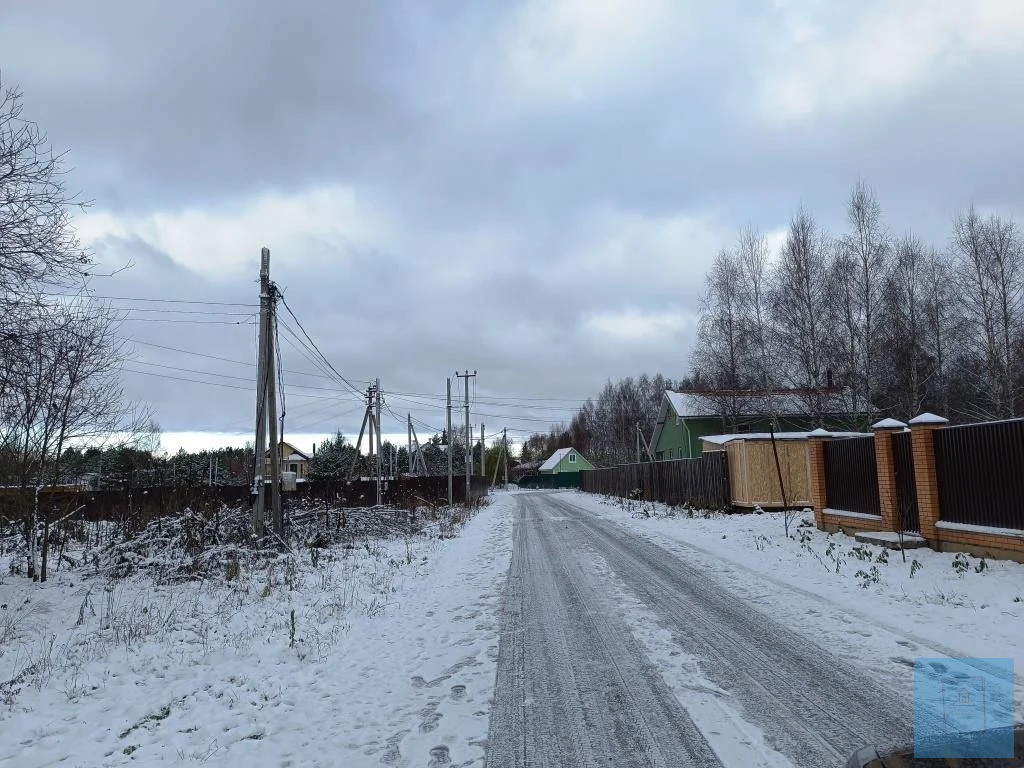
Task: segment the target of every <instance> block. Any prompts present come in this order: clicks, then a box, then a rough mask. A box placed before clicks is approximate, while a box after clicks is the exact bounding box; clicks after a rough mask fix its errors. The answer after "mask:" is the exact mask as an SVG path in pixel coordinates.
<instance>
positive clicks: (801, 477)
mask: <svg viewBox="0 0 1024 768" xmlns="http://www.w3.org/2000/svg"><path fill="white" fill-rule="evenodd" d="M776 451H778V455H779V463H778V465H776V463H775V452H776ZM726 452H727V453H728V454H729V486H730V497H731V501H732V503H733V505H734V506H737V507H754V506H760V507H782V506H784V504H783V498H782V489H781V488H780V487H779V472H780V470H781V473H782V480H783V483H784V484H785V488H786V498H785V506H790V507H804V506H807V505H808V504H810V503H811V489H810V482H809V480H808V474H807V440H776V441H775V448H774V450H773V448H772V441H771V440H763V439H755V440H732V441H730V442H729V443H727V444H726Z"/></svg>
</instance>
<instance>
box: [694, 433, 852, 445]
mask: <svg viewBox="0 0 1024 768" xmlns="http://www.w3.org/2000/svg"><path fill="white" fill-rule="evenodd" d="M825 435H827V436H828V437H833V438H843V437H871V436H872V435H871V433H870V432H827V431H825V430H823V429H816V430H814V431H813V432H776V433H775V439H776V440H806V439H807V438H809V437H817V436H825ZM700 439H701V440H703V441H704V442H705V443H712V444H714V445H725V444H726V443H731V442H732V441H733V440H771V439H772V435H771V433H770V432H739V433H737V434H733V435H702V436H701V438H700Z"/></svg>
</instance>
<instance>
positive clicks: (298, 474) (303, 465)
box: [264, 440, 309, 480]
mask: <svg viewBox="0 0 1024 768" xmlns="http://www.w3.org/2000/svg"><path fill="white" fill-rule="evenodd" d="M278 450H279V451H280V453H279V454H278V455H279V456H280V457H281V471H282V472H294V473H295V479H296V480H305V479H306V476H307V475H308V474H309V456H307V455H306V454H305V453H303V452H302V451H300V450H299V449H298V448H296V447H295V446H294V445H292V444H291V443H286V442H285V441H284V440H282V441H281V442H280V443H279V444H278ZM264 473H265V474H264V477H270V449H269V448H268V449H267V454H266V467H265V469H264Z"/></svg>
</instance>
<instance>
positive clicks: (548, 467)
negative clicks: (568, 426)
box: [540, 448, 594, 475]
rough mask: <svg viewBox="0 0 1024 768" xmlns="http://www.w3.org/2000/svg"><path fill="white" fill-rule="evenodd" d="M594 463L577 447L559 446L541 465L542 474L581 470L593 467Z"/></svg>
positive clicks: (558, 473)
mask: <svg viewBox="0 0 1024 768" xmlns="http://www.w3.org/2000/svg"><path fill="white" fill-rule="evenodd" d="M593 468H594V465H593V464H591V463H590V462H589V461H587V460H586V458H584V456H583V454H582V453H580V452H579V451H577V450H576V449H575V448H559V449H558V450H557V451H555V452H554V453H552V454H551V455H550V456H549V457H548V460H547V461H545V462H544V463H543V464H541V465H540V473H541V474H542V475H560V474H565V473H568V472H579V471H580V470H581V469H593Z"/></svg>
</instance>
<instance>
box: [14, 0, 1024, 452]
mask: <svg viewBox="0 0 1024 768" xmlns="http://www.w3.org/2000/svg"><path fill="white" fill-rule="evenodd" d="M1022 41H1024V3H1022V2H1020V0H963V1H960V0H929V2H922V1H920V0H914V1H910V2H908V1H906V0H884V1H875V0H868V1H867V2H843V3H840V2H834V1H833V0H827V1H826V0H775V2H769V3H750V2H743V3H741V2H728V1H726V2H718V3H706V2H700V3H699V2H682V1H681V0H676V1H671V0H545V1H543V2H540V1H537V2H535V1H533V0H518V1H517V2H495V1H492V0H437V1H435V2H426V1H425V0H406V1H405V2H400V1H396V2H380V1H379V0H372V1H368V2H348V1H341V2H339V1H337V0H333V1H332V2H327V1H326V0H324V1H323V2H291V3H260V2H251V1H250V0H245V2H242V0H237V1H234V2H229V1H227V0H220V1H219V2H214V3H211V2H207V1H206V0H202V1H201V2H193V1H192V0H188V1H178V2H173V3H138V2H135V1H134V0H124V1H123V2H114V1H112V0H106V1H105V2H102V3H74V4H72V3H65V2H42V1H39V0H37V2H32V3H15V2H7V3H3V4H2V5H0V72H2V75H3V78H4V80H5V82H7V83H9V84H10V83H16V84H18V85H20V86H21V87H22V89H23V90H24V92H25V107H26V114H27V115H28V116H30V117H31V118H32V119H35V120H36V121H38V122H39V123H40V124H41V125H42V126H43V127H44V128H45V129H46V130H47V131H48V132H49V135H50V138H51V140H52V141H53V143H54V145H55V146H56V147H57V148H60V149H64V148H66V149H68V150H70V154H69V159H70V163H71V164H72V165H73V166H74V168H75V170H74V172H73V176H72V179H73V184H74V186H75V187H76V188H79V189H81V190H82V191H83V193H84V194H85V196H86V197H88V198H91V199H93V200H94V201H95V204H94V206H93V208H92V210H91V212H89V213H88V214H87V215H84V216H81V217H79V219H78V225H79V229H80V233H81V236H82V238H83V241H85V242H86V243H87V244H88V246H89V247H90V248H91V249H92V251H93V252H94V253H95V255H96V257H97V259H98V260H99V261H100V262H101V263H102V264H103V265H104V266H105V267H107V268H113V267H116V266H118V265H122V264H125V263H131V264H132V265H133V266H132V268H131V269H129V270H126V271H123V272H120V273H118V274H117V275H116V276H115V277H111V278H98V279H97V280H96V281H95V284H94V287H95V289H96V293H98V294H100V295H110V296H118V297H128V298H130V299H132V300H131V301H117V302H114V303H115V305H117V306H124V307H131V308H137V307H143V306H150V307H153V308H163V309H168V308H177V309H191V310H203V311H223V312H237V313H242V314H239V315H188V314H184V313H177V314H176V313H167V312H165V313H152V312H151V313H146V312H139V311H136V310H135V309H133V310H132V311H131V312H130V313H129V319H128V320H127V321H126V322H125V323H124V327H123V335H124V336H126V337H128V338H131V339H134V340H137V342H138V343H136V344H134V346H133V349H134V352H133V358H134V360H133V362H130V363H128V365H127V368H128V369H130V372H127V373H126V374H125V384H126V388H127V390H128V392H129V395H130V396H131V397H132V398H136V399H139V400H145V401H148V402H150V403H151V404H152V405H153V406H154V408H155V409H156V415H157V419H158V421H159V422H160V424H161V426H162V427H163V429H164V431H165V437H164V446H165V447H167V448H170V449H175V448H177V447H178V445H180V444H188V445H190V446H194V445H199V444H218V443H222V442H225V441H227V442H235V443H238V442H239V439H240V438H239V439H236V438H235V437H234V434H235V433H244V432H245V431H247V430H248V429H249V428H250V422H251V421H252V418H253V417H252V413H253V410H254V395H253V387H252V385H251V384H249V382H248V380H249V379H251V378H253V376H254V373H253V368H252V366H251V364H250V365H246V363H251V361H252V359H253V358H254V351H253V349H254V329H253V327H252V325H250V324H246V323H248V322H249V320H248V317H247V316H246V314H245V313H247V312H248V311H249V310H248V309H247V308H246V307H230V306H221V305H172V304H162V303H158V302H151V303H148V304H147V303H144V302H140V301H137V299H139V298H158V299H173V300H188V301H211V302H238V303H240V304H255V302H256V297H257V287H256V279H257V276H258V270H259V253H260V247H261V246H264V245H266V246H268V247H270V248H271V252H272V274H273V278H274V280H275V281H276V282H277V283H278V285H279V286H280V287H281V288H282V290H283V291H284V293H285V296H286V299H287V301H288V303H289V305H290V306H291V307H292V309H293V310H294V311H295V314H296V315H297V317H298V318H299V320H300V321H301V322H302V324H303V325H304V326H305V328H306V330H307V331H308V332H309V334H310V336H311V337H312V338H313V340H314V341H315V342H316V343H317V344H318V345H319V346H320V348H321V349H322V350H323V352H324V353H325V354H326V355H327V357H328V358H329V359H330V360H331V361H332V363H333V364H334V366H335V368H337V370H339V371H340V372H342V373H343V374H345V375H346V376H347V377H349V378H351V379H352V380H353V382H354V383H356V384H357V385H358V386H363V384H362V383H361V381H356V380H368V379H371V378H373V377H377V376H379V377H380V378H381V382H382V386H383V388H384V389H385V391H388V392H394V393H410V392H411V393H427V394H434V395H437V394H441V395H443V393H444V387H445V377H446V376H448V375H450V374H451V373H452V372H453V371H454V370H455V369H456V368H458V369H463V368H466V367H469V368H471V369H474V368H475V369H477V370H478V371H479V378H478V380H477V383H476V390H477V396H478V399H479V400H481V401H483V402H480V403H479V404H478V405H477V406H476V408H475V409H474V411H475V413H474V417H473V421H474V422H476V423H479V422H480V421H485V422H486V423H487V428H488V432H492V431H496V430H497V429H499V428H501V427H503V426H507V427H510V428H514V429H517V430H526V429H533V428H541V429H543V428H545V427H546V425H547V423H548V421H550V420H552V417H554V418H556V419H557V418H558V417H563V416H565V417H567V416H568V415H570V413H571V412H570V411H568V410H561V411H560V410H556V409H558V408H570V409H571V408H572V407H573V405H574V403H573V402H571V401H572V400H573V399H577V400H578V399H581V398H584V397H586V396H589V395H593V394H596V392H597V390H598V389H599V388H600V386H601V385H602V384H603V382H604V381H605V380H606V379H607V378H609V377H611V378H618V377H621V376H625V375H635V374H638V373H640V372H642V371H648V372H651V373H653V372H656V371H660V372H661V373H663V374H665V375H666V376H670V377H673V378H677V377H680V376H682V375H683V374H685V372H686V369H687V361H688V355H689V348H690V345H691V343H692V339H693V335H694V330H695V328H694V326H695V322H696V317H697V313H698V311H699V297H700V294H701V292H702V280H703V273H704V270H705V267H706V266H707V264H708V263H709V261H710V260H711V259H712V258H713V256H714V254H715V252H716V251H717V250H718V249H719V248H720V247H722V246H723V245H729V244H731V243H732V241H733V240H734V238H735V236H736V232H737V230H738V229H739V228H740V227H743V226H745V225H747V224H748V223H749V224H753V225H755V226H757V227H759V228H760V229H762V230H763V231H765V232H767V233H769V234H770V235H771V236H772V238H773V241H774V242H777V241H778V238H779V233H780V232H781V231H782V230H783V229H784V227H785V226H786V223H787V221H788V219H789V217H790V215H791V214H792V213H793V211H794V210H795V209H796V208H797V206H798V205H800V204H803V205H804V206H805V207H806V208H808V209H809V210H810V211H811V212H812V213H813V214H814V215H815V216H817V217H818V218H819V219H820V220H821V221H822V222H823V223H824V224H825V225H826V226H827V227H829V228H830V229H832V230H834V231H838V230H841V229H842V228H843V227H844V219H843V214H844V211H843V205H844V200H845V197H846V195H847V194H848V191H849V187H850V185H851V184H852V183H853V182H854V181H856V179H857V178H858V177H862V178H864V179H866V180H867V181H868V182H869V183H870V184H871V185H872V186H873V187H874V189H875V191H876V193H877V195H878V197H879V198H880V201H881V203H882V205H883V208H884V210H885V213H886V216H887V220H888V223H889V225H890V226H891V227H892V228H893V229H894V230H895V231H897V232H899V233H902V232H903V231H905V230H907V229H911V228H912V229H914V230H915V231H916V232H918V234H920V235H922V236H923V237H925V238H928V239H930V240H933V241H934V242H936V243H937V244H940V245H941V244H944V243H945V240H946V237H947V229H948V222H949V219H950V218H951V216H952V215H953V214H954V213H955V212H956V211H957V210H958V209H960V208H962V207H964V206H966V205H967V204H969V203H970V202H972V201H973V202H975V203H977V204H978V205H979V206H980V207H982V208H984V209H991V210H994V211H998V212H1000V213H1006V214H1015V215H1019V214H1020V213H1021V212H1022V211H1024V205H1022V203H1024V200H1022V197H1024V186H1022V184H1021V179H1022V178H1024V152H1022V150H1021V137H1022V136H1024V102H1022V100H1021V99H1020V87H1021V82H1022V75H1024V43H1022ZM161 318H163V319H201V320H208V321H211V320H215V321H222V322H236V321H241V322H242V323H243V324H242V325H238V326H233V325H226V324H212V323H203V324H200V323H181V322H177V323H165V322H149V321H147V319H148V320H156V319H161ZM285 319H288V320H290V318H288V317H287V315H285ZM293 326H294V324H293ZM287 335H288V334H287V332H285V331H282V336H283V337H287ZM154 344H157V345H161V346H160V347H157V346H152V345H154ZM161 347H173V348H176V349H179V350H186V351H188V352H197V353H201V354H204V355H210V356H213V357H218V358H226V359H228V360H232V361H237V362H225V361H219V360H214V359H211V358H209V357H199V356H196V355H191V354H186V353H185V352H179V351H172V350H168V349H164V348H161ZM282 354H283V357H284V361H285V368H286V369H287V373H286V374H285V384H286V388H287V410H288V417H287V420H286V421H287V423H288V426H287V427H286V429H289V430H295V431H296V432H297V433H302V434H303V437H302V438H301V439H300V441H299V443H300V447H304V448H308V447H309V442H311V441H312V439H313V435H315V434H318V433H325V432H331V431H333V430H335V429H339V428H340V429H342V430H343V431H344V432H345V433H346V434H349V435H352V434H354V433H355V432H357V431H358V427H359V419H360V417H361V411H360V410H359V406H358V403H357V402H356V401H355V400H354V399H353V397H352V396H351V395H345V394H343V393H341V392H340V387H339V386H338V384H337V383H336V382H334V381H333V380H331V379H329V378H323V377H313V376H308V375H303V374H304V372H316V371H315V369H314V368H313V367H312V365H311V364H310V363H309V362H308V361H307V360H305V359H303V358H302V357H301V356H300V355H299V354H298V353H297V352H296V351H295V349H294V348H293V347H291V346H289V344H288V343H286V342H285V340H284V339H282ZM154 364H156V365H154ZM159 366H173V367H159ZM177 369H187V370H177ZM139 371H147V372H148V373H138V372H139ZM196 371H200V372H203V373H196ZM171 376H175V377H178V378H177V379H172V378H169V377H171ZM230 377H237V378H230ZM190 378H191V379H203V380H205V381H212V382H217V383H219V384H221V385H222V386H211V385H204V384H197V383H193V382H189V381H182V380H181V379H190ZM302 386H305V387H307V388H306V389H302V388H301V387H302ZM234 387H238V388H234ZM314 388H318V389H314ZM460 391H461V390H460ZM403 397H404V398H405V399H402V398H403ZM503 398H510V399H509V400H504V399H503ZM525 398H564V400H554V399H553V400H527V399H525ZM410 399H413V400H418V402H409V400H410ZM388 400H389V404H390V406H391V408H392V410H393V411H394V412H395V413H396V414H399V415H401V416H402V417H403V418H404V414H405V413H406V412H407V411H408V410H412V411H413V413H414V415H415V416H417V417H418V418H419V419H421V420H423V421H425V422H427V423H429V424H431V425H440V424H441V423H442V422H443V419H444V414H443V410H442V409H440V407H439V406H440V402H439V401H437V400H428V399H426V398H424V397H422V396H420V395H414V396H409V395H397V394H395V395H391V396H389V398H388ZM487 400H490V401H491V402H486V401H487ZM513 402H514V403H517V406H516V407H515V408H508V407H506V405H505V404H507V403H513ZM424 403H429V405H424ZM526 406H529V407H526ZM384 429H385V431H386V432H392V433H400V434H402V435H403V438H402V441H403V442H404V433H405V428H404V424H400V423H398V422H394V423H392V422H391V421H390V419H389V420H388V421H385V423H384ZM422 431H423V430H421V432H422ZM184 433H191V434H188V435H186V434H184ZM194 433H211V434H208V435H196V434H194ZM212 433H218V434H212ZM222 433H229V434H228V435H224V434H222ZM515 434H517V435H518V434H520V433H518V432H517V433H515Z"/></svg>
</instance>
